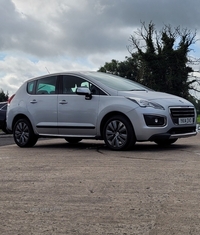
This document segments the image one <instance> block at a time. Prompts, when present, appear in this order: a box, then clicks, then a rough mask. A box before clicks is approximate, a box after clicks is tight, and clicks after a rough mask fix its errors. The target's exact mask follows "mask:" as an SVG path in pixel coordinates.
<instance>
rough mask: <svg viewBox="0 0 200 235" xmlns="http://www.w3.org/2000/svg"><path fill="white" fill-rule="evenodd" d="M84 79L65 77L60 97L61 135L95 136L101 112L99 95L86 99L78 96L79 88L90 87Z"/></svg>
mask: <svg viewBox="0 0 200 235" xmlns="http://www.w3.org/2000/svg"><path fill="white" fill-rule="evenodd" d="M90 86H91V84H90V83H89V82H88V81H86V80H85V79H83V78H80V77H78V76H72V75H64V76H63V78H62V89H61V93H62V94H59V95H58V130H59V134H61V135H68V136H70V135H71V136H76V135H77V136H85V137H86V136H88V137H89V136H95V135H96V123H97V116H98V110H99V95H93V96H92V98H91V99H85V95H77V94H76V88H77V87H88V88H89V87H90Z"/></svg>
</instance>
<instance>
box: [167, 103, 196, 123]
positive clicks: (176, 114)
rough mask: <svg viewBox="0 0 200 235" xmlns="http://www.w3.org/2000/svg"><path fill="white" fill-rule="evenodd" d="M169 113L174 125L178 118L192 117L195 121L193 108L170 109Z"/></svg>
mask: <svg viewBox="0 0 200 235" xmlns="http://www.w3.org/2000/svg"><path fill="white" fill-rule="evenodd" d="M169 112H170V115H171V118H172V121H173V123H174V124H176V125H178V119H179V118H184V117H185V118H189V117H192V118H193V121H195V120H194V119H195V109H194V108H193V107H170V108H169Z"/></svg>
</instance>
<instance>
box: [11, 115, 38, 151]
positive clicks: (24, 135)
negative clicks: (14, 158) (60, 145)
mask: <svg viewBox="0 0 200 235" xmlns="http://www.w3.org/2000/svg"><path fill="white" fill-rule="evenodd" d="M13 136H14V140H15V143H16V144H17V145H18V146H19V147H32V146H34V145H35V144H36V142H37V140H38V136H37V135H35V134H34V132H33V128H32V126H31V124H30V122H29V121H28V120H27V119H25V118H23V119H19V120H18V121H17V122H16V123H15V125H14V128H13Z"/></svg>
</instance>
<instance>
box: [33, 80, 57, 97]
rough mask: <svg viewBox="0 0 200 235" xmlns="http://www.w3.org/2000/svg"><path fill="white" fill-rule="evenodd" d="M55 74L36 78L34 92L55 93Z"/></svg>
mask: <svg viewBox="0 0 200 235" xmlns="http://www.w3.org/2000/svg"><path fill="white" fill-rule="evenodd" d="M56 80H57V76H50V77H45V78H41V79H38V80H37V82H36V94H42V95H48V94H55V93H56Z"/></svg>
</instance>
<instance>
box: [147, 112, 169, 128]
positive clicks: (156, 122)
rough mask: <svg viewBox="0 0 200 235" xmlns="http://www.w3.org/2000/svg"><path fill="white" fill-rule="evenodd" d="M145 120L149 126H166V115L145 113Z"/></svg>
mask: <svg viewBox="0 0 200 235" xmlns="http://www.w3.org/2000/svg"><path fill="white" fill-rule="evenodd" d="M144 120H145V123H146V125H147V126H165V125H166V117H163V116H155V115H147V114H144Z"/></svg>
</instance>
